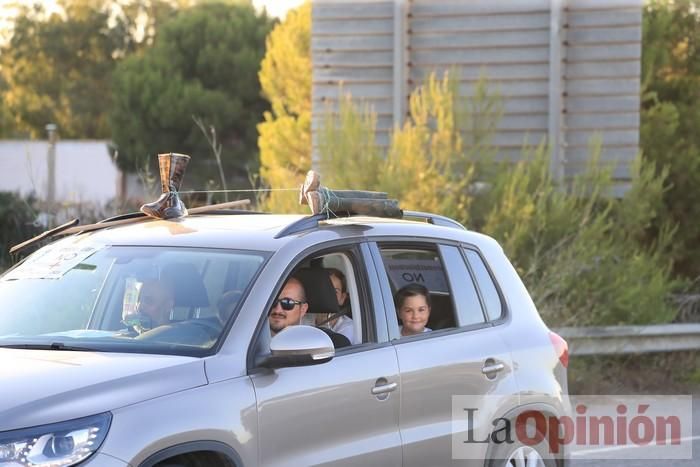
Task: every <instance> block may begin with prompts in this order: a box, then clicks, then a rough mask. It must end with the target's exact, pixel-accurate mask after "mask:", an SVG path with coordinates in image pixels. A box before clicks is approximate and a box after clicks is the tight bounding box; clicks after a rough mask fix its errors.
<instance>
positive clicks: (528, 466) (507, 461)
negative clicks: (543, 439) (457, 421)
mask: <svg viewBox="0 0 700 467" xmlns="http://www.w3.org/2000/svg"><path fill="white" fill-rule="evenodd" d="M488 466H489V467H557V463H556V461H555V460H554V459H553V458H552V457H551V456H549V452H548V450H547V447H546V445H542V444H538V445H535V446H523V445H521V444H513V445H506V444H504V445H500V446H497V447H496V448H495V449H494V450H493V451H492V455H491V456H490V461H489V464H488Z"/></svg>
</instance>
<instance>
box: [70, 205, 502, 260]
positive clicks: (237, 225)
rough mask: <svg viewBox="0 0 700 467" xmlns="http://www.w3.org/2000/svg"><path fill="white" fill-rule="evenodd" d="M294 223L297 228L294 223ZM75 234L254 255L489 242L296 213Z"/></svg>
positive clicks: (407, 224) (406, 224) (414, 226)
mask: <svg viewBox="0 0 700 467" xmlns="http://www.w3.org/2000/svg"><path fill="white" fill-rule="evenodd" d="M309 221H311V222H309ZM295 223H296V224H297V225H299V227H298V228H295V227H296V225H293V224H295ZM78 235H79V236H86V237H88V238H90V239H92V240H94V241H96V242H99V243H102V244H106V245H141V246H180V247H205V248H227V249H231V248H235V249H242V250H258V251H276V250H278V249H280V248H282V247H283V246H284V245H286V244H287V243H289V242H290V241H294V240H298V239H299V238H302V237H304V238H307V239H308V240H309V241H310V242H321V241H325V240H329V241H330V240H333V239H338V238H352V237H368V236H370V237H407V236H408V237H424V238H443V239H449V240H454V241H461V242H469V243H479V242H483V241H484V240H486V241H488V240H490V238H489V237H486V236H484V235H481V234H478V233H475V232H471V231H467V230H463V229H459V228H453V227H443V226H438V225H432V224H429V223H427V222H419V221H412V220H403V219H387V218H377V217H361V216H352V217H344V218H335V219H328V220H321V221H319V222H315V220H314V219H313V218H312V216H303V215H299V214H244V215H241V214H229V215H227V214H201V215H200V214H198V215H190V216H187V217H183V218H178V219H172V220H157V219H151V218H142V219H135V220H134V222H133V223H129V224H126V225H115V226H111V227H105V228H104V229H99V230H95V231H92V232H87V233H83V234H78ZM308 237H312V238H308ZM491 241H493V240H491Z"/></svg>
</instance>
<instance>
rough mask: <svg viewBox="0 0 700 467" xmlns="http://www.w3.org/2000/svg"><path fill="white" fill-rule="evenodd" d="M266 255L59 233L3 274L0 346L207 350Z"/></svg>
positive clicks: (199, 352)
mask: <svg viewBox="0 0 700 467" xmlns="http://www.w3.org/2000/svg"><path fill="white" fill-rule="evenodd" d="M267 256H268V255H267V253H263V252H251V251H237V250H214V249H203V248H172V247H168V248H163V247H131V246H96V245H88V244H83V243H81V242H65V241H61V242H57V243H55V244H53V245H50V246H48V247H45V248H42V249H41V250H39V251H37V252H36V253H34V254H33V255H32V256H30V257H29V258H27V260H26V261H24V262H23V263H22V264H20V265H19V266H17V267H16V268H14V269H12V270H10V271H8V272H7V273H6V274H4V275H3V276H1V277H0V347H16V348H29V349H34V348H36V349H43V348H46V349H55V350H95V351H104V352H143V353H163V354H177V355H193V356H201V355H206V354H207V353H209V352H210V350H211V349H212V348H213V346H214V345H215V344H216V342H217V341H218V340H219V338H220V337H221V336H222V334H223V331H224V329H225V328H226V327H227V324H228V322H229V321H231V320H233V319H235V315H236V312H237V309H238V305H239V304H240V302H241V301H242V299H243V298H244V295H245V293H246V291H247V289H248V288H249V286H250V284H251V283H252V281H253V279H254V278H255V277H256V275H257V273H258V271H259V270H260V268H261V266H262V264H263V263H264V262H265V260H266V258H267Z"/></svg>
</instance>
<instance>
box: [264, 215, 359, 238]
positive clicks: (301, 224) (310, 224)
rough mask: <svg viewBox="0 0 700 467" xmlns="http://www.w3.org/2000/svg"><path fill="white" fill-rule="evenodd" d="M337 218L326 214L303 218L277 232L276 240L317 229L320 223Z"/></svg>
mask: <svg viewBox="0 0 700 467" xmlns="http://www.w3.org/2000/svg"><path fill="white" fill-rule="evenodd" d="M337 217H339V216H337V215H329V214H326V213H319V214H311V215H310V216H306V217H302V218H301V219H299V220H296V221H294V222H292V223H291V224H289V225H288V226H287V227H285V228H284V229H282V230H280V231H279V232H277V235H275V236H274V238H275V239H278V238H283V237H286V236H288V235H293V234H295V233H299V232H303V231H305V230H311V229H315V228H316V227H318V223H319V222H321V221H325V220H327V219H335V218H337ZM341 217H349V216H341Z"/></svg>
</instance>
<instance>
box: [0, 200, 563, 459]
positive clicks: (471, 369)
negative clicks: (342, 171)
mask: <svg viewBox="0 0 700 467" xmlns="http://www.w3.org/2000/svg"><path fill="white" fill-rule="evenodd" d="M405 215H406V219H382V218H372V217H357V216H352V217H347V218H334V219H327V218H326V216H323V215H311V216H288V215H271V214H251V213H249V212H248V213H245V212H237V211H221V212H210V213H206V214H201V215H200V214H192V215H190V216H188V217H184V218H180V219H174V220H156V219H150V218H146V217H143V218H141V219H131V220H130V221H129V222H124V223H121V224H122V225H119V224H120V222H116V223H115V222H105V223H104V226H103V227H104V228H101V229H96V230H93V231H91V232H83V233H79V234H74V235H71V236H67V237H65V238H63V239H61V240H59V241H56V242H54V243H52V244H50V245H48V246H45V247H44V248H41V249H40V250H38V251H37V252H35V253H34V254H32V255H31V256H29V257H28V258H27V259H26V260H25V261H23V262H22V263H21V264H19V265H18V266H16V267H15V268H13V269H11V270H9V271H8V272H6V273H5V274H4V275H3V276H1V277H0V382H1V384H0V466H72V465H86V466H90V467H95V466H96V467H123V466H133V467H153V466H160V467H166V466H168V467H173V466H256V465H261V466H305V465H344V466H360V465H367V466H404V467H408V466H415V467H426V466H447V465H449V466H452V465H474V466H476V465H478V466H499V467H500V466H516V465H517V466H528V467H536V466H540V467H541V466H545V465H546V466H549V467H552V466H563V465H566V461H565V457H566V456H565V455H553V454H552V453H551V452H548V449H546V447H544V448H543V447H542V445H532V444H523V443H519V442H510V443H508V442H506V443H503V442H499V441H498V440H497V439H496V438H497V437H495V436H490V437H486V438H483V439H482V438H481V437H476V436H475V433H477V432H478V431H479V430H481V431H484V430H486V431H487V432H488V431H489V430H491V431H493V430H496V428H494V427H495V426H496V425H495V422H494V420H501V421H503V420H513V419H514V418H515V417H516V414H517V413H521V412H522V410H523V409H528V410H536V411H538V412H539V413H542V414H544V415H545V416H558V415H561V414H563V413H564V412H565V411H566V410H567V409H566V393H567V386H566V366H567V359H568V354H567V350H566V343H565V342H564V341H562V340H561V338H559V337H558V336H556V334H553V333H552V332H550V331H549V330H548V328H547V327H546V326H545V324H544V323H543V322H542V320H541V319H540V316H539V315H538V312H537V310H536V308H535V306H534V305H533V302H532V300H531V299H530V296H529V295H528V292H527V291H526V289H525V287H524V286H523V284H522V282H521V280H520V279H519V277H518V275H517V273H516V271H515V270H514V268H513V267H512V266H511V264H510V262H509V261H508V260H507V258H506V256H505V255H504V253H503V250H502V249H501V247H500V246H499V245H498V243H497V242H496V241H494V240H493V239H491V238H489V237H486V236H484V235H480V234H478V233H474V232H470V231H468V230H465V229H464V228H463V227H462V226H461V225H460V224H458V223H456V222H454V221H452V220H450V219H446V218H443V217H440V216H434V215H430V214H422V213H405ZM408 218H410V219H408ZM411 219H412V220H411ZM331 268H333V270H339V271H341V272H342V273H343V275H344V276H345V281H344V284H343V285H342V286H341V288H342V289H344V290H334V289H333V285H334V283H332V282H329V281H326V280H321V279H318V278H319V277H321V276H319V275H318V274H316V275H314V274H309V271H312V272H313V271H316V272H318V271H329V270H331ZM300 272H305V273H306V274H301V276H300V277H306V278H307V279H305V280H304V281H303V286H304V288H305V290H306V293H307V297H306V300H305V301H307V302H308V313H307V314H306V315H305V316H304V319H303V320H302V321H301V322H300V323H298V325H294V326H289V327H287V328H285V329H284V330H283V331H282V332H278V333H276V334H275V335H274V336H273V333H272V332H271V331H270V325H269V321H268V318H269V313H270V310H271V309H273V308H275V307H277V306H278V304H279V303H280V300H279V299H280V298H284V297H280V291H281V290H282V289H283V287H284V285H285V282H286V281H287V279H288V278H289V277H290V276H291V275H292V274H295V275H299V273H300ZM308 278H312V279H308ZM329 284H330V285H329ZM407 284H419V285H421V286H423V287H425V289H426V290H427V291H428V293H429V295H430V301H431V309H430V315H429V318H428V322H427V326H426V332H421V333H419V334H413V335H409V336H403V335H402V333H401V325H400V318H399V315H398V314H397V306H396V304H395V297H394V294H395V293H396V292H397V291H398V290H399V289H401V288H402V287H404V286H405V285H407ZM329 287H330V289H329ZM336 288H337V287H336ZM326 292H329V293H331V294H333V293H335V292H338V294H345V295H344V296H343V297H344V300H343V302H344V305H346V306H343V307H342V308H340V307H337V306H336V305H333V304H330V305H329V304H327V303H323V300H324V299H323V298H322V297H324V296H328V294H327V293H326ZM334 296H335V295H334ZM339 303H340V301H339ZM292 304H293V303H292ZM282 305H284V304H282ZM331 310H332V311H333V312H334V313H335V316H329V313H331ZM338 310H340V311H339V312H338ZM339 316H343V317H345V318H347V319H346V324H347V323H352V325H351V326H352V335H353V339H352V341H351V342H350V345H347V346H343V347H339V348H334V346H333V343H332V342H333V341H332V339H331V338H330V337H329V335H328V333H327V332H324V331H321V330H320V329H319V327H323V326H324V321H327V318H331V320H332V319H333V318H338V317H339ZM326 324H327V323H326ZM463 395H464V396H470V397H472V398H473V397H477V398H482V399H480V400H481V402H480V403H479V405H478V406H476V407H472V408H471V409H469V410H467V409H466V408H465V407H460V402H459V401H460V400H461V399H459V396H463ZM465 410H467V414H468V415H469V416H468V417H467V418H466V420H467V421H468V422H469V424H470V425H469V426H467V427H466V428H465V427H464V426H463V425H461V424H460V423H458V420H456V418H460V417H461V415H460V413H463V412H464V411H465ZM462 421H464V419H463V420H462ZM469 442H472V444H473V446H472V447H473V449H474V450H473V451H472V453H471V454H470V455H468V456H461V455H460V453H459V449H457V448H459V446H460V444H464V443H469Z"/></svg>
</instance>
